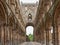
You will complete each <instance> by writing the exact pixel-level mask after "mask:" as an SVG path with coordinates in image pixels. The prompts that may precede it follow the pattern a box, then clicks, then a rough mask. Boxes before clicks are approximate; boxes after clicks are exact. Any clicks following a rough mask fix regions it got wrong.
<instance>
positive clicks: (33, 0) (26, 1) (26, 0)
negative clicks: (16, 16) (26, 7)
mask: <svg viewBox="0 0 60 45" xmlns="http://www.w3.org/2000/svg"><path fill="white" fill-rule="evenodd" d="M21 1H22V2H23V3H36V1H39V0H20V2H21Z"/></svg>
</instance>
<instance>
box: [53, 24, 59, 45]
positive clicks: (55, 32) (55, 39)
mask: <svg viewBox="0 0 60 45" xmlns="http://www.w3.org/2000/svg"><path fill="white" fill-rule="evenodd" d="M53 45H59V41H58V26H57V25H55V24H54V26H53Z"/></svg>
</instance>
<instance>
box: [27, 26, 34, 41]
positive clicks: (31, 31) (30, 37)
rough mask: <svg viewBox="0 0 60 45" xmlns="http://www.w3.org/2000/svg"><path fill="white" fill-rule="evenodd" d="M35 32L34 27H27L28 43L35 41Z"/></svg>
mask: <svg viewBox="0 0 60 45" xmlns="http://www.w3.org/2000/svg"><path fill="white" fill-rule="evenodd" d="M33 32H34V27H33V26H27V27H26V41H33V35H34V34H33Z"/></svg>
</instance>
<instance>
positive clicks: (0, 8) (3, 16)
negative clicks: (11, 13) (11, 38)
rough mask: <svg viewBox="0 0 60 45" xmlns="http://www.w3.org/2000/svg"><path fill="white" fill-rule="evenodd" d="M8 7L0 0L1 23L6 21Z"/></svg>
mask: <svg viewBox="0 0 60 45" xmlns="http://www.w3.org/2000/svg"><path fill="white" fill-rule="evenodd" d="M6 18H7V8H6V5H5V4H4V2H3V1H1V0H0V24H1V23H6Z"/></svg>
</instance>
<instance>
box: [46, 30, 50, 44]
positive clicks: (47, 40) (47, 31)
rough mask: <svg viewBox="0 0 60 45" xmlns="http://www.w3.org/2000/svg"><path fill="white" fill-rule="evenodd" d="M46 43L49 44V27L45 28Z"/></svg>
mask: <svg viewBox="0 0 60 45" xmlns="http://www.w3.org/2000/svg"><path fill="white" fill-rule="evenodd" d="M46 45H49V29H46Z"/></svg>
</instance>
